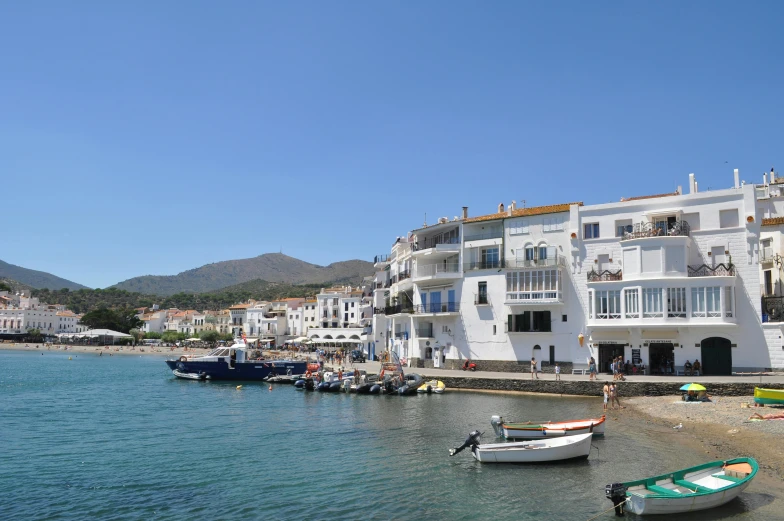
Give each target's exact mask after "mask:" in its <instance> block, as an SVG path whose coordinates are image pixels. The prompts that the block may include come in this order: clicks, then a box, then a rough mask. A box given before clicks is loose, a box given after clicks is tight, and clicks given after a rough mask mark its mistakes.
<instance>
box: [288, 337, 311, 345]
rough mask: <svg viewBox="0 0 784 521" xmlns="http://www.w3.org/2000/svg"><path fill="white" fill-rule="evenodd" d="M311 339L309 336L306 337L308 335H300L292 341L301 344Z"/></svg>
mask: <svg viewBox="0 0 784 521" xmlns="http://www.w3.org/2000/svg"><path fill="white" fill-rule="evenodd" d="M309 341H310V339H309V338H308V337H306V336H299V337H297V338H295V339H294V340H292V341H291V342H294V343H295V344H301V343H302V342H309Z"/></svg>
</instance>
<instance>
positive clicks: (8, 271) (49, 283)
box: [0, 260, 87, 290]
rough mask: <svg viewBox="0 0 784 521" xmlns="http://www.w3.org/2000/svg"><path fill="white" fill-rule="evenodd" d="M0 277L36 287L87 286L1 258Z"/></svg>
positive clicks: (80, 287) (73, 287)
mask: <svg viewBox="0 0 784 521" xmlns="http://www.w3.org/2000/svg"><path fill="white" fill-rule="evenodd" d="M0 278H6V279H12V280H15V281H16V282H19V283H21V284H25V285H27V286H31V287H33V288H38V289H43V288H49V289H63V288H68V289H73V290H76V289H84V288H87V286H82V285H81V284H77V283H76V282H73V281H70V280H67V279H63V278H61V277H58V276H56V275H52V274H51V273H46V272H45V271H37V270H30V269H27V268H23V267H21V266H16V265H15V264H9V263H7V262H4V261H1V260H0Z"/></svg>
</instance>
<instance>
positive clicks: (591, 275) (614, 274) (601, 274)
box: [588, 268, 623, 282]
mask: <svg viewBox="0 0 784 521" xmlns="http://www.w3.org/2000/svg"><path fill="white" fill-rule="evenodd" d="M616 280H623V271H622V270H621V269H620V268H619V269H617V270H603V271H596V270H591V271H589V272H588V282H611V281H616Z"/></svg>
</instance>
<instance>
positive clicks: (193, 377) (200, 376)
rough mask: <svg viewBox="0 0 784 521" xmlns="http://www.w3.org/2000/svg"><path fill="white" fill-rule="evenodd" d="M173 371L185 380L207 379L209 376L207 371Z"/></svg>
mask: <svg viewBox="0 0 784 521" xmlns="http://www.w3.org/2000/svg"><path fill="white" fill-rule="evenodd" d="M172 372H173V373H174V376H176V377H177V378H183V379H185V380H205V379H206V378H207V375H206V374H205V373H186V372H184V371H178V370H177V369H175V370H174V371H172Z"/></svg>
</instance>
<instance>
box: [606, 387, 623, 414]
mask: <svg viewBox="0 0 784 521" xmlns="http://www.w3.org/2000/svg"><path fill="white" fill-rule="evenodd" d="M602 392H603V393H604V410H605V411H606V410H607V402H608V401H609V402H610V408H612V409H625V408H626V407H624V406H622V405H621V402H620V401H619V400H618V386H617V385H615V383H614V382H607V383H605V384H604V388H603V389H602ZM616 404H617V407H616Z"/></svg>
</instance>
